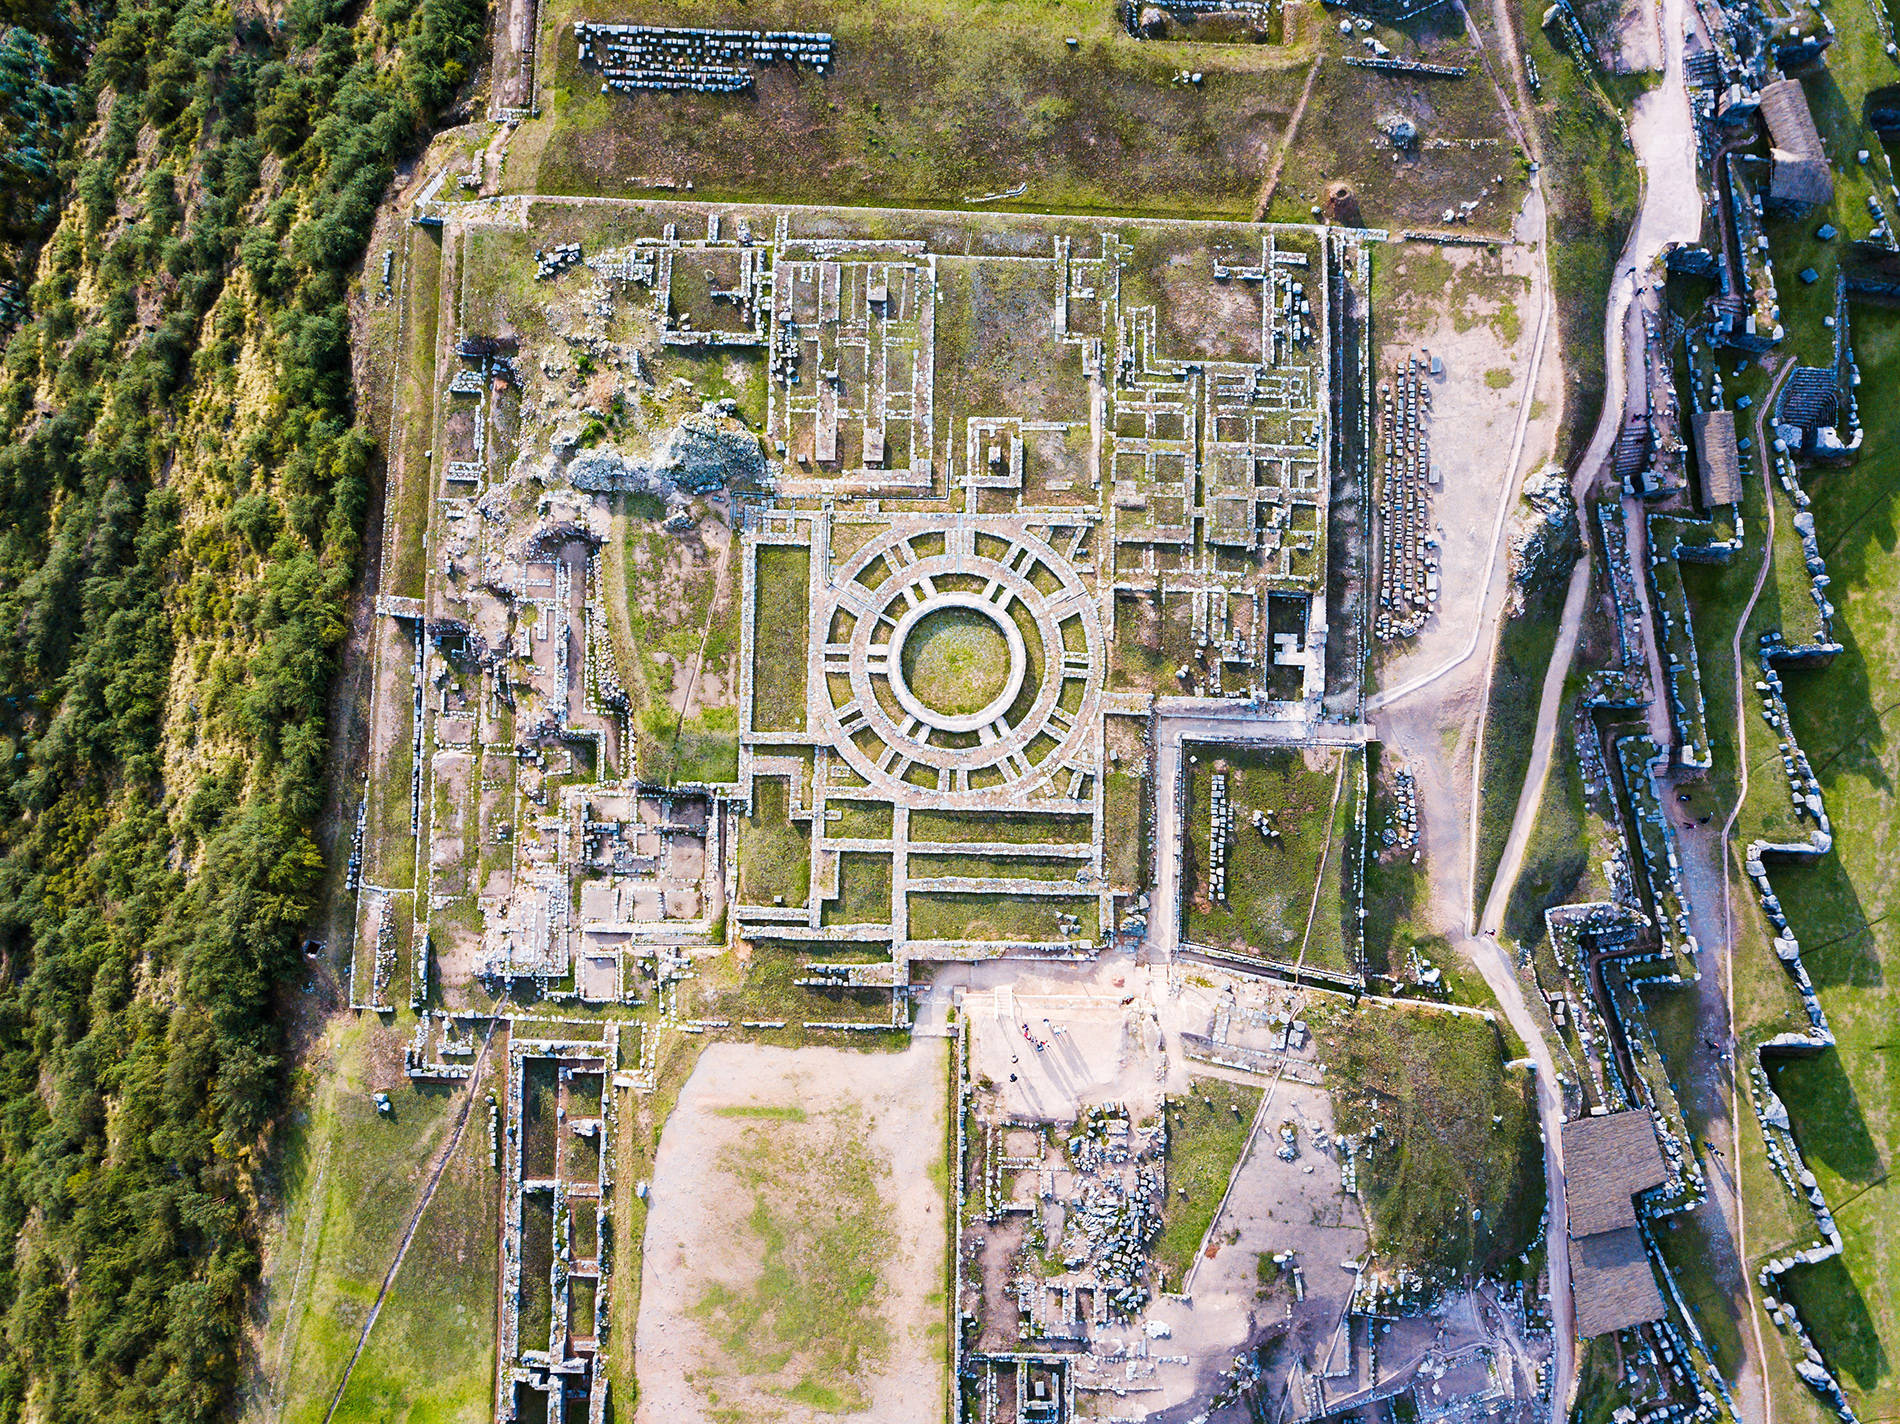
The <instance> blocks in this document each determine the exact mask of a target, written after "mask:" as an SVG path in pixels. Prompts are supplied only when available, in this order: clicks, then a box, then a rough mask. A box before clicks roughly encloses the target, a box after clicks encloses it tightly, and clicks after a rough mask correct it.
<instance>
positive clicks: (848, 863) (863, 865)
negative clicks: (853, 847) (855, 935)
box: [824, 851, 891, 925]
mask: <svg viewBox="0 0 1900 1424" xmlns="http://www.w3.org/2000/svg"><path fill="white" fill-rule="evenodd" d="M890 919H891V858H890V856H888V855H884V854H880V853H877V852H873V851H846V852H844V853H843V854H842V855H840V856H839V857H838V898H837V899H836V900H832V901H828V902H827V903H826V905H825V909H824V922H825V923H826V924H828V925H862V924H889V923H890Z"/></svg>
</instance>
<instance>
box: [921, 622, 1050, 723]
mask: <svg viewBox="0 0 1900 1424" xmlns="http://www.w3.org/2000/svg"><path fill="white" fill-rule="evenodd" d="M960 612H961V613H968V614H971V615H973V620H961V621H962V622H963V624H964V626H965V627H967V626H968V625H969V622H971V621H974V622H975V623H976V625H977V629H978V631H979V632H982V631H990V630H993V632H992V636H993V637H994V638H995V639H996V640H997V641H1000V643H1001V644H1002V647H1001V649H1000V651H1002V652H1003V653H1004V654H1005V655H1006V657H1007V658H1008V662H1007V665H1006V666H1005V667H1003V668H1000V669H998V670H997V673H996V674H995V675H992V676H990V677H987V678H982V674H983V673H984V672H986V671H988V670H987V669H985V668H983V667H981V666H975V667H963V666H960V664H962V663H964V662H965V658H964V657H963V656H962V652H963V650H962V649H956V650H950V651H948V652H947V655H944V656H940V657H938V658H937V659H935V660H934V661H936V662H938V663H941V664H943V666H941V667H940V668H935V669H931V671H933V672H936V673H938V674H939V676H938V677H933V678H931V679H930V681H931V682H932V683H935V682H937V681H940V680H941V681H949V680H951V679H954V678H956V677H957V676H958V675H959V674H962V675H963V676H965V677H971V676H972V675H975V678H981V679H982V680H981V681H976V680H975V679H974V678H973V679H972V681H971V683H969V684H967V685H966V686H972V687H974V688H975V689H976V690H977V693H978V695H979V696H982V694H985V693H989V691H990V687H989V686H988V685H985V684H992V685H997V686H998V687H999V690H998V691H997V692H995V693H994V694H993V695H990V696H987V697H984V698H983V700H982V701H981V702H980V703H979V704H978V705H977V707H976V709H975V710H974V711H963V710H962V704H963V703H964V702H966V701H967V700H968V699H967V698H965V699H954V700H953V699H951V698H947V697H944V696H943V695H942V691H943V690H942V689H939V688H937V687H934V686H932V687H929V688H928V689H927V691H928V693H930V694H934V696H932V697H931V700H926V698H925V697H922V696H919V695H918V690H917V689H916V688H914V687H913V686H912V685H911V682H912V678H913V677H914V676H916V674H917V673H918V672H919V671H920V668H919V667H918V666H914V665H912V664H913V659H914V661H915V663H916V664H923V663H924V662H925V660H926V659H929V657H930V654H931V652H932V651H934V649H932V648H931V647H929V646H928V645H929V644H931V643H933V642H935V643H937V644H942V643H944V642H946V641H948V639H950V638H952V637H955V636H956V635H957V633H958V632H960V631H962V630H961V629H960V628H958V627H957V626H956V625H955V624H952V623H951V620H952V619H954V618H955V616H956V614H958V613H960ZM931 623H936V624H938V625H940V626H939V628H938V629H932V628H930V627H929V626H928V625H929V624H931ZM985 624H987V625H988V628H987V629H984V628H983V625H985ZM943 625H949V626H943ZM912 644H919V645H925V646H921V647H919V648H917V649H913V647H912ZM890 646H891V649H892V651H891V653H890V654H889V663H890V668H889V677H890V685H891V694H892V695H893V696H894V697H896V698H897V701H898V704H899V705H900V706H902V707H903V709H904V710H905V711H906V712H908V713H910V715H911V716H913V717H915V718H916V719H917V720H918V721H919V722H923V723H925V724H927V725H929V726H932V727H935V728H937V729H938V730H939V731H944V732H974V731H976V730H977V728H979V727H988V726H991V725H992V724H994V723H995V722H996V721H997V720H998V719H999V718H1000V717H1002V716H1003V715H1004V714H1005V713H1006V712H1008V711H1009V709H1010V706H1011V704H1013V703H1014V702H1015V701H1016V697H1017V694H1018V693H1020V692H1021V691H1022V690H1023V677H1024V674H1025V673H1026V672H1027V671H1028V668H1029V651H1028V649H1027V648H1026V647H1025V646H1024V644H1023V635H1022V630H1021V629H1020V628H1018V627H1017V626H1016V622H1015V620H1014V619H1013V618H1011V617H1010V616H1009V615H1008V614H1007V613H1005V612H1003V611H1002V610H1001V609H999V608H998V607H997V606H996V605H995V604H994V603H991V602H990V601H989V600H987V599H983V598H979V597H977V596H976V595H975V594H973V593H940V594H938V595H936V596H935V597H934V598H927V599H925V600H924V601H923V602H922V603H919V604H916V605H915V606H914V607H912V609H911V610H910V612H908V613H906V614H905V615H904V616H903V617H902V618H900V619H899V620H898V623H897V627H896V629H895V630H893V632H892V633H891V641H890ZM971 651H972V652H973V653H974V652H975V650H974V649H972V650H971ZM919 680H920V681H922V679H921V678H920V679H919ZM946 703H947V704H948V705H945V704H946Z"/></svg>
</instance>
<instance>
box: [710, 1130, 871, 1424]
mask: <svg viewBox="0 0 1900 1424" xmlns="http://www.w3.org/2000/svg"><path fill="white" fill-rule="evenodd" d="M857 1116H858V1115H857V1113H856V1112H855V1111H845V1110H836V1111H834V1112H833V1113H832V1114H831V1115H830V1120H829V1121H828V1122H826V1123H824V1124H822V1125H820V1126H819V1130H818V1131H817V1132H814V1131H813V1130H812V1129H811V1127H810V1126H808V1125H807V1123H806V1122H805V1121H804V1119H803V1117H802V1115H801V1117H799V1118H797V1119H792V1118H784V1119H776V1120H774V1119H759V1120H757V1121H756V1124H755V1125H752V1126H748V1128H747V1129H746V1131H745V1133H744V1148H743V1151H741V1150H739V1149H736V1148H735V1149H729V1150H728V1153H727V1155H726V1156H725V1157H724V1158H723V1159H722V1161H721V1163H720V1165H721V1167H722V1168H723V1170H724V1172H725V1173H726V1174H727V1175H728V1176H729V1177H731V1178H732V1179H733V1181H734V1183H735V1185H737V1186H738V1187H739V1188H740V1189H741V1190H742V1191H744V1192H745V1193H747V1194H749V1195H750V1196H751V1199H752V1211H751V1213H750V1215H748V1216H747V1218H746V1223H745V1224H746V1228H747V1230H746V1233H745V1235H746V1236H747V1237H749V1238H750V1239H742V1240H741V1241H739V1242H735V1243H734V1244H735V1246H737V1247H738V1248H739V1249H740V1250H741V1251H743V1252H744V1253H745V1254H747V1255H751V1256H754V1257H756V1259H757V1260H758V1262H759V1267H760V1274H759V1276H758V1278H757V1280H756V1281H754V1282H752V1283H751V1284H750V1285H749V1286H747V1287H741V1288H734V1287H731V1286H727V1285H724V1284H721V1283H715V1284H714V1285H712V1286H710V1287H709V1288H708V1289H707V1290H706V1292H705V1294H704V1295H702V1296H701V1297H700V1299H699V1301H698V1302H697V1304H695V1305H694V1307H693V1314H694V1315H696V1316H697V1317H699V1319H700V1320H701V1321H703V1322H704V1323H705V1325H706V1326H707V1328H708V1330H709V1331H710V1332H711V1334H712V1335H713V1337H714V1338H715V1339H716V1340H717V1341H718V1342H719V1343H720V1345H722V1346H723V1347H724V1349H725V1351H726V1354H727V1356H728V1358H731V1359H742V1360H747V1361H749V1362H750V1367H749V1371H748V1372H752V1373H758V1374H774V1373H777V1372H778V1371H779V1370H782V1369H783V1368H784V1367H785V1365H786V1364H787V1362H789V1361H790V1360H791V1359H792V1358H793V1357H794V1356H797V1357H798V1359H799V1365H800V1369H801V1370H802V1371H803V1372H804V1377H803V1378H802V1379H801V1380H800V1381H799V1383H798V1384H796V1385H794V1386H793V1388H792V1391H791V1394H790V1397H791V1398H792V1399H793V1400H795V1401H797V1402H799V1403H802V1404H808V1405H812V1406H815V1407H817V1408H820V1409H823V1410H825V1411H826V1412H836V1413H842V1412H849V1411H852V1410H856V1409H861V1408H863V1407H864V1405H865V1404H866V1403H867V1401H866V1399H865V1398H864V1396H863V1394H862V1392H861V1388H860V1380H861V1377H862V1374H863V1372H864V1371H865V1370H867V1369H869V1368H872V1367H874V1366H875V1365H877V1364H879V1363H881V1362H882V1360H883V1358H884V1356H885V1354H886V1352H887V1351H888V1349H889V1347H890V1335H889V1331H888V1329H887V1328H886V1326H885V1323H884V1320H883V1318H882V1316H881V1314H880V1312H879V1311H878V1309H877V1305H878V1300H879V1296H880V1294H881V1291H882V1286H883V1277H882V1269H881V1268H882V1259H881V1258H882V1257H883V1256H884V1255H885V1254H887V1253H888V1252H890V1251H891V1250H892V1249H893V1248H894V1247H895V1245H896V1242H895V1240H894V1239H893V1237H892V1235H891V1230H890V1227H889V1225H888V1224H886V1222H885V1212H886V1203H885V1200H884V1197H883V1195H882V1193H881V1192H880V1190H879V1179H880V1177H881V1175H882V1170H881V1164H880V1163H878V1162H877V1161H875V1160H874V1159H873V1158H872V1156H871V1154H870V1153H869V1152H868V1151H867V1150H866V1149H865V1146H864V1144H863V1142H862V1141H861V1140H860V1135H861V1133H862V1131H863V1128H862V1124H861V1123H860V1122H859V1121H858V1120H857Z"/></svg>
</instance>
